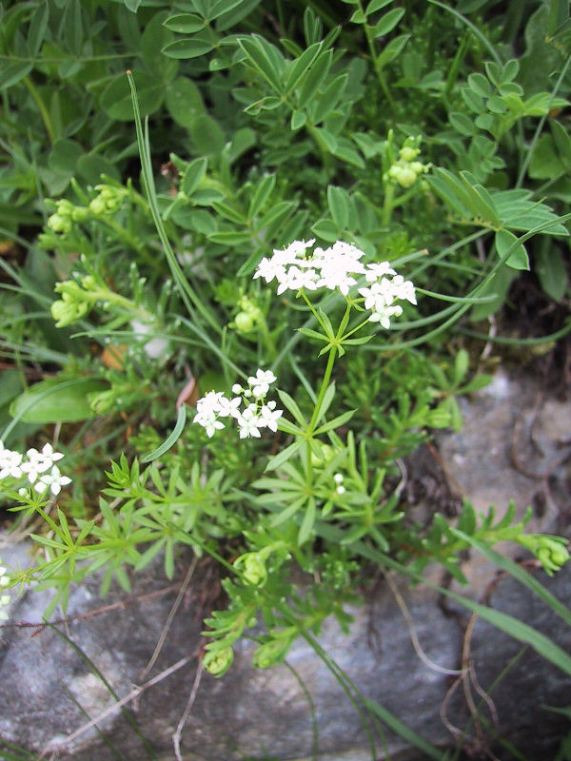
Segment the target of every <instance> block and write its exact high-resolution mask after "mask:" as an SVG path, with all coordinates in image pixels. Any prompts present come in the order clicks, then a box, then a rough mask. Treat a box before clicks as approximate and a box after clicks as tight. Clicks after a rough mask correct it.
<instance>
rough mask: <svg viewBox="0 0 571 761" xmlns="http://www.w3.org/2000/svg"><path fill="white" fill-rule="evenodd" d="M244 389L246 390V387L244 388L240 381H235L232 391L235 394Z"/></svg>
mask: <svg viewBox="0 0 571 761" xmlns="http://www.w3.org/2000/svg"><path fill="white" fill-rule="evenodd" d="M243 391H244V389H243V388H242V386H241V385H240V384H239V383H235V384H234V385H233V386H232V393H233V394H241V393H242V392H243Z"/></svg>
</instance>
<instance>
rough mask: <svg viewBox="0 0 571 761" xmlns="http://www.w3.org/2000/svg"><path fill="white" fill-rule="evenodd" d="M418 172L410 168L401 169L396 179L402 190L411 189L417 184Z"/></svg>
mask: <svg viewBox="0 0 571 761" xmlns="http://www.w3.org/2000/svg"><path fill="white" fill-rule="evenodd" d="M416 176H417V175H416V172H415V171H414V169H411V168H410V167H401V168H400V172H399V173H398V175H397V177H395V179H396V181H397V182H398V184H399V185H400V186H401V188H411V187H412V186H413V185H414V183H415V182H416Z"/></svg>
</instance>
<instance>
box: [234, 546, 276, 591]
mask: <svg viewBox="0 0 571 761" xmlns="http://www.w3.org/2000/svg"><path fill="white" fill-rule="evenodd" d="M234 568H236V569H237V570H239V571H240V573H241V576H242V579H243V581H244V582H245V583H246V584H250V585H251V586H253V587H262V586H263V585H264V584H265V583H266V581H267V580H268V571H267V568H266V564H265V563H264V560H263V558H262V557H261V556H260V555H259V553H257V552H246V554H244V555H240V557H239V558H236V560H235V561H234Z"/></svg>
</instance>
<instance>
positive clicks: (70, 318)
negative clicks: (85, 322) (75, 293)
mask: <svg viewBox="0 0 571 761" xmlns="http://www.w3.org/2000/svg"><path fill="white" fill-rule="evenodd" d="M88 311H89V306H88V304H86V303H85V302H77V301H72V300H70V298H69V297H67V298H66V294H64V297H63V299H58V300H57V301H54V302H53V304H52V305H51V307H50V312H51V315H52V317H53V319H54V320H55V323H56V328H65V327H67V326H68V325H72V324H73V323H74V322H77V321H78V320H80V319H81V318H82V317H83V316H84V315H85V314H87V312H88Z"/></svg>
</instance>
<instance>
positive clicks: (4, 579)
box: [0, 565, 10, 621]
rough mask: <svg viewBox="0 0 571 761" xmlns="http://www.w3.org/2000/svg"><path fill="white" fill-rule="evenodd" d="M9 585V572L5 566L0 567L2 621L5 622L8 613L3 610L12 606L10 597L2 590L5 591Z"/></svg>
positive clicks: (0, 619) (0, 618)
mask: <svg viewBox="0 0 571 761" xmlns="http://www.w3.org/2000/svg"><path fill="white" fill-rule="evenodd" d="M9 583H10V580H9V579H8V572H7V571H6V569H5V568H4V566H2V565H0V621H5V620H6V619H7V618H8V615H7V613H6V611H5V610H2V608H6V607H7V606H8V605H10V595H8V594H5V593H3V592H2V590H3V589H5V588H6V587H7V586H8V584H9Z"/></svg>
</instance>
